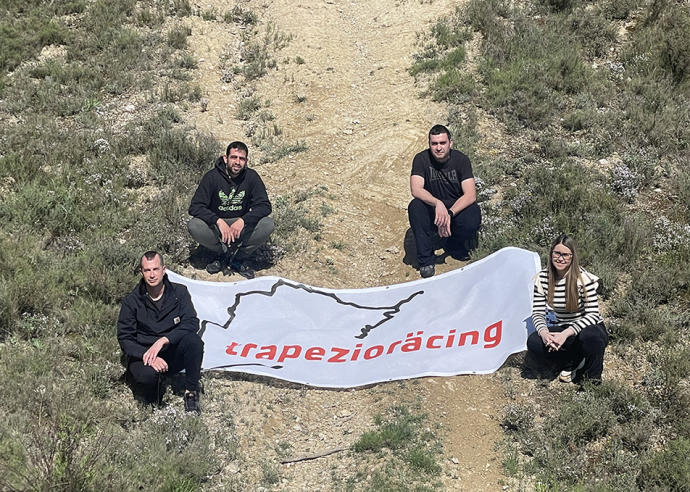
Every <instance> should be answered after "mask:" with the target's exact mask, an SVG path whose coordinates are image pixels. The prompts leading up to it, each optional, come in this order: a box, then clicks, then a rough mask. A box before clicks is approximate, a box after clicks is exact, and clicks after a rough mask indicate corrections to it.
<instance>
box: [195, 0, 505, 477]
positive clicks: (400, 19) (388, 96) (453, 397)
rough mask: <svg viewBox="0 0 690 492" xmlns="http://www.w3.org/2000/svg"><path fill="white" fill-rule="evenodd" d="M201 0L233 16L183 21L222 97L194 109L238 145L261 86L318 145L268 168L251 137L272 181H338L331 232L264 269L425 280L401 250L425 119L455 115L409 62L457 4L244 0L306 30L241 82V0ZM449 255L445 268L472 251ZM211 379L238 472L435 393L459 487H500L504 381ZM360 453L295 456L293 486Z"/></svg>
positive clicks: (305, 138) (289, 188) (289, 124)
mask: <svg viewBox="0 0 690 492" xmlns="http://www.w3.org/2000/svg"><path fill="white" fill-rule="evenodd" d="M196 5H197V7H198V8H199V9H200V11H202V12H203V11H210V10H213V9H214V10H215V11H216V12H218V13H219V14H220V15H219V17H218V20H216V21H205V20H203V19H202V18H201V17H193V18H188V19H185V20H184V21H182V22H185V23H187V24H188V25H190V27H192V35H191V36H190V38H189V42H190V48H191V50H192V51H193V52H194V53H195V54H196V56H197V58H199V59H201V61H200V63H199V68H198V70H196V77H195V78H196V81H197V82H198V83H199V84H200V85H201V87H202V90H203V93H204V96H205V97H206V98H207V99H208V107H207V111H202V110H201V108H200V107H198V106H195V107H193V108H190V109H189V110H188V111H187V113H186V119H187V121H189V122H190V123H192V124H194V125H195V126H196V127H197V128H199V129H201V130H203V131H208V132H211V133H212V134H213V135H215V136H216V138H217V139H218V140H219V141H221V142H224V143H227V142H229V141H230V140H234V139H244V140H246V141H250V138H249V137H248V136H247V131H248V123H247V122H246V121H241V120H239V119H238V111H239V108H240V104H241V101H242V100H243V99H246V98H248V97H257V98H258V100H259V101H260V102H261V105H262V107H263V110H264V111H267V112H270V114H271V115H272V117H274V120H273V121H272V122H271V125H275V127H276V128H279V129H280V130H281V131H282V135H280V137H281V139H282V140H283V141H285V142H296V141H299V142H303V143H305V144H306V145H307V146H308V150H306V151H305V152H302V153H298V154H294V155H292V156H288V157H284V158H282V159H280V160H277V161H275V162H271V163H266V164H263V165H258V166H257V163H258V162H259V159H258V158H257V155H258V157H260V153H258V154H257V153H256V151H255V150H254V148H252V149H251V150H250V152H251V153H252V154H250V157H252V159H253V165H254V167H255V168H256V169H257V171H259V173H260V174H261V175H262V177H263V178H264V180H265V182H266V185H267V188H268V189H269V193H270V195H271V196H272V197H273V198H275V197H276V196H278V195H288V194H290V193H293V192H295V190H303V191H308V190H317V189H319V188H318V187H325V188H321V191H320V192H319V194H318V196H317V199H315V200H312V201H310V202H308V203H309V204H310V205H311V206H314V207H316V206H318V205H320V206H322V207H325V208H327V209H328V210H332V213H329V214H325V213H324V214H323V218H322V219H321V220H322V221H323V224H324V228H323V232H322V236H323V238H322V239H321V240H320V241H318V242H312V243H310V245H309V248H308V249H307V252H306V253H305V254H303V255H300V256H299V257H286V258H284V259H282V260H281V261H280V262H279V263H278V264H277V265H276V266H274V267H272V268H271V269H269V270H265V271H262V272H261V273H262V274H269V275H279V276H282V277H287V278H290V279H293V280H297V281H301V282H305V283H309V284H312V285H316V286H324V287H348V288H355V287H371V286H375V285H388V284H394V283H399V282H405V281H409V280H414V279H416V278H418V274H417V272H416V271H414V270H413V269H412V268H411V267H409V266H406V265H404V264H403V262H402V258H403V255H404V251H403V236H404V234H405V231H406V229H407V227H408V224H407V215H406V207H407V203H408V201H409V199H410V196H409V187H408V183H409V170H410V166H411V161H412V157H413V156H414V154H415V153H416V152H418V151H419V150H421V149H423V148H424V147H425V146H426V137H425V133H426V131H427V130H428V128H429V127H430V126H431V125H432V124H434V123H436V122H443V121H444V120H445V114H444V110H443V108H442V107H441V106H439V105H436V104H434V103H432V102H430V101H429V100H427V99H423V98H421V97H420V93H421V91H422V89H423V88H420V87H416V86H415V85H414V80H413V79H412V77H410V76H409V74H408V72H407V70H408V68H409V67H410V65H411V63H412V54H413V53H414V52H415V51H416V48H415V45H414V43H415V39H416V35H417V33H418V32H420V31H422V30H423V29H425V28H428V26H429V25H430V23H432V22H433V21H434V20H436V19H438V18H439V17H440V16H441V15H444V14H446V13H450V10H451V8H452V7H451V3H450V2H449V1H447V0H434V1H433V3H432V2H425V1H420V0H398V1H397V2H396V1H394V0H378V1H376V2H371V1H368V0H353V1H344V2H341V1H339V0H304V1H302V2H295V1H291V0H266V1H264V2H258V1H254V0H250V1H248V2H241V3H240V4H239V5H241V6H242V7H243V8H248V9H251V10H253V11H254V12H255V13H257V14H258V16H259V18H260V22H261V28H262V29H264V30H265V28H266V26H267V25H268V24H269V23H272V24H273V25H274V26H275V27H276V28H277V30H278V32H280V33H286V34H290V35H291V36H292V39H291V40H290V41H289V43H288V44H287V45H286V46H285V47H284V48H283V49H282V50H280V51H278V52H277V54H276V56H275V60H276V61H277V67H276V68H275V69H270V70H269V71H268V73H267V74H266V75H265V76H264V77H262V78H261V79H259V80H258V81H256V82H255V83H253V84H251V85H250V84H246V83H243V82H242V81H241V80H239V79H234V80H230V81H228V77H227V76H226V81H223V80H221V79H222V77H223V73H224V72H223V70H224V69H227V67H228V66H231V65H232V64H233V63H234V62H235V61H238V60H239V56H240V53H241V52H242V49H244V48H245V47H242V46H241V45H240V38H241V34H242V30H243V29H242V28H241V27H240V26H237V25H235V24H231V23H225V22H222V21H221V20H220V18H221V17H222V14H223V13H224V12H226V11H228V10H229V9H230V8H231V7H232V5H229V4H228V3H227V2H221V1H220V0H200V1H198V2H196ZM226 75H227V72H226ZM230 78H232V77H230ZM250 132H251V130H250ZM333 245H337V246H338V247H335V246H333ZM448 261H449V263H448V264H445V265H441V266H440V267H439V268H438V271H440V272H444V271H447V270H450V269H453V268H457V267H458V266H459V265H460V264H459V263H457V262H455V261H454V260H448ZM183 273H187V274H191V273H192V272H191V271H190V272H183ZM195 273H197V275H199V276H201V277H203V276H204V275H205V274H203V273H202V274H198V272H195ZM211 383H212V384H211V385H210V388H211V389H210V394H211V398H210V400H211V403H210V408H209V410H211V412H206V413H205V418H209V419H222V418H223V417H222V415H223V411H228V412H232V413H233V414H234V415H236V418H235V419H234V424H235V426H236V429H237V431H238V435H239V436H240V443H239V444H240V455H241V457H240V458H239V460H240V463H241V464H240V468H241V469H234V468H233V469H230V470H226V471H225V472H224V476H225V477H229V478H228V480H231V479H232V480H235V479H236V480H238V481H239V482H244V483H246V484H252V485H255V484H257V483H260V482H261V480H262V478H261V477H262V476H265V472H266V469H265V466H266V465H265V464H264V463H265V459H269V460H270V459H273V460H275V459H276V457H278V456H279V454H280V451H279V450H277V448H281V447H286V446H287V444H281V443H291V444H290V448H289V453H290V454H300V453H302V454H308V453H309V452H316V451H318V450H319V449H323V448H329V447H337V446H343V445H345V446H346V445H349V444H351V442H352V441H353V440H354V439H355V438H356V437H357V435H358V433H361V431H362V430H365V429H368V428H371V425H372V417H373V416H374V415H375V414H376V413H378V412H380V411H381V410H382V409H383V408H384V405H386V404H390V403H392V402H395V401H399V400H400V399H403V400H404V399H406V398H407V399H411V398H421V401H422V404H423V406H424V407H425V410H426V411H427V412H428V413H429V415H430V418H431V420H432V421H434V422H440V423H441V424H442V426H443V429H444V431H443V438H444V456H443V460H442V461H443V462H444V463H443V467H444V474H443V478H442V480H443V482H444V484H445V486H446V487H447V488H448V489H454V490H500V489H501V487H500V486H499V485H498V481H499V479H500V477H501V474H500V460H499V459H498V457H497V453H496V451H495V443H496V441H497V440H498V439H499V438H500V429H499V427H498V424H497V417H498V416H499V415H500V412H501V407H502V390H501V388H500V384H499V382H498V378H496V377H492V376H483V377H479V376H476V377H454V378H428V379H424V380H421V382H419V383H417V384H414V385H411V384H407V385H406V384H395V385H381V386H377V387H374V388H371V389H365V390H358V391H352V392H332V391H321V390H305V389H295V388H291V387H290V386H286V387H281V386H266V385H265V384H263V383H254V382H249V381H237V380H234V379H233V378H225V377H221V378H218V379H213V380H211ZM257 402H259V403H260V404H258V403H257ZM214 409H215V410H214ZM317 448H318V449H317ZM242 457H244V458H242ZM453 458H455V460H453ZM455 461H457V463H454V462H455ZM233 466H234V465H233ZM278 466H280V465H278ZM348 466H350V465H349V464H348V460H347V459H346V458H343V457H342V456H341V457H338V456H333V457H329V458H324V459H322V460H316V461H311V462H304V463H300V464H296V465H293V466H291V467H285V466H283V467H282V469H281V475H282V477H283V478H282V481H281V482H280V485H279V486H280V488H281V489H284V490H304V489H314V484H315V483H316V484H318V487H317V488H319V487H320V488H321V490H330V489H332V488H335V487H337V486H338V478H337V477H338V476H341V475H343V476H344V475H346V473H345V472H346V471H347V468H348ZM231 468H232V467H231ZM334 470H335V471H334ZM233 476H234V478H233ZM232 480H231V481H232ZM228 483H230V482H226V483H224V484H225V485H228ZM218 485H219V487H220V486H223V484H218Z"/></svg>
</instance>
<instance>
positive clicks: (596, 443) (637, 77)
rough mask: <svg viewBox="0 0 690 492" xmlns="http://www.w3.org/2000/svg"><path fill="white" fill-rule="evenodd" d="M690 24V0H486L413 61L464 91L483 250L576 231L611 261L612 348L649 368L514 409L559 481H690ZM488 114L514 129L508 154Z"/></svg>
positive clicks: (457, 101) (548, 480)
mask: <svg viewBox="0 0 690 492" xmlns="http://www.w3.org/2000/svg"><path fill="white" fill-rule="evenodd" d="M688 35H690V8H688V6H687V4H686V3H683V2H676V1H665V0H659V1H652V2H646V1H643V0H603V1H596V2H589V1H581V0H569V1H554V0H529V1H525V2H519V3H510V2H504V1H502V0H471V1H470V2H469V3H468V5H467V7H466V8H464V9H463V8H458V10H456V11H455V12H453V14H452V15H450V16H448V17H447V18H445V19H442V20H441V21H439V22H438V24H437V25H436V26H434V27H433V28H432V30H431V32H429V33H428V34H427V35H426V36H424V37H422V38H421V39H420V46H421V51H420V53H419V54H418V55H417V57H416V61H415V63H414V65H413V67H412V68H411V73H412V74H413V75H415V76H416V77H417V79H418V80H419V81H420V82H422V81H425V83H426V84H427V85H428V87H429V94H430V96H431V97H433V98H435V99H437V100H439V101H445V102H446V103H447V104H448V106H449V120H450V121H451V126H452V129H453V130H454V133H455V135H456V136H455V144H456V147H458V148H462V149H463V150H465V151H467V152H468V153H469V154H470V156H471V157H472V159H473V163H474V168H475V174H476V175H477V176H478V178H479V179H478V185H479V197H480V200H481V206H482V209H483V213H484V224H483V229H482V232H481V240H480V248H481V252H482V253H483V254H488V253H489V252H491V251H495V250H496V249H498V248H500V247H503V246H507V245H520V246H523V247H526V248H529V249H533V250H536V251H542V252H543V251H545V250H546V249H547V248H548V245H549V243H550V241H551V240H552V238H553V237H555V236H556V235H557V234H558V233H560V232H569V233H572V234H573V235H574V236H575V237H576V238H577V239H578V240H579V243H580V245H581V247H582V249H583V251H584V252H585V263H586V264H585V266H586V267H587V268H588V269H590V270H591V271H593V272H596V273H597V274H598V275H600V276H601V277H602V283H603V289H602V292H601V294H602V296H603V299H604V305H605V309H606V312H605V314H606V319H607V326H608V328H609V330H610V335H611V346H610V348H609V351H610V353H611V354H613V355H611V357H612V358H614V359H615V360H616V361H617V362H618V364H620V365H621V366H623V367H625V368H626V369H625V371H626V374H630V373H632V374H634V377H633V378H632V379H631V380H630V381H627V382H626V384H623V383H620V382H617V381H618V380H619V378H616V377H615V374H609V375H607V374H605V376H608V378H609V379H610V381H609V382H606V383H605V384H604V385H602V386H601V387H598V388H585V391H584V392H582V393H578V394H577V395H575V396H573V395H572V394H571V393H570V392H563V391H558V390H555V391H547V390H544V391H545V394H544V395H543V398H541V399H540V403H543V404H542V405H540V406H539V407H538V408H537V407H535V406H533V405H531V404H530V405H524V404H520V403H518V402H517V401H516V402H515V403H514V404H511V405H510V406H509V407H508V408H507V410H506V415H505V418H504V426H505V427H506V429H507V430H508V432H509V433H510V436H512V439H513V442H514V445H513V446H509V451H508V453H507V456H506V460H505V463H506V470H507V471H509V472H511V473H512V474H514V475H516V476H521V477H533V479H534V478H536V480H537V481H538V482H539V483H540V484H541V486H543V487H544V488H546V489H562V488H564V489H569V488H585V489H588V490H589V489H590V488H596V489H605V490H608V489H615V490H617V489H621V488H627V489H641V490H648V489H656V490H683V489H684V488H685V487H687V483H689V482H690V474H689V471H688V467H687V464H686V461H687V460H686V459H684V456H685V453H686V452H687V451H686V450H687V445H688V439H689V438H690V434H688V432H689V429H690V425H689V424H690V419H689V415H688V408H690V406H689V403H690V393H689V392H688V389H687V381H688V376H687V375H688V370H689V369H690V366H688V362H687V360H688V354H689V353H690V345H689V342H688V335H689V334H690V333H689V332H690V315H689V313H690V296H689V295H688V286H689V285H690V282H689V281H690V270H688V269H687V268H684V267H680V265H684V264H685V263H687V262H688V260H689V259H690V228H689V227H688V225H687V224H688V220H689V219H690V201H688V200H687V199H685V200H678V199H677V197H681V196H682V197H685V198H687V196H688V194H687V193H688V191H687V186H688V185H687V183H688V180H689V179H690V173H689V172H688V170H687V166H685V165H684V161H685V158H686V156H687V150H688V142H689V137H690V134H689V133H688V131H689V130H688V128H690V127H689V126H688V123H690V109H689V108H690V73H689V72H688V60H689V59H690V45H688V43H687V42H686V40H687V38H688ZM470 41H474V43H475V46H478V52H477V53H475V54H474V56H473V60H474V63H472V64H469V63H468V62H467V56H466V53H467V51H468V50H469V49H470ZM478 114H489V115H492V116H493V117H495V118H496V119H497V120H498V122H499V123H500V126H499V128H498V131H501V132H504V134H505V139H506V140H507V141H508V142H510V147H508V146H506V148H505V149H504V151H502V152H500V157H498V158H497V157H495V155H496V152H491V150H492V149H487V148H483V147H482V144H481V141H480V139H479V138H478V136H477V129H476V122H477V118H478ZM498 190H502V194H501V196H502V199H501V200H500V201H499V200H492V199H491V197H492V196H494V194H496V192H497V191H498ZM649 342H653V344H651V345H650V344H649ZM631 353H635V354H637V356H638V357H640V359H641V360H640V361H634V360H629V359H627V358H626V354H631ZM621 358H622V360H621ZM636 362H639V364H640V367H629V366H630V365H635V364H636ZM612 370H613V371H615V369H612ZM542 400H543V401H542ZM593 484H596V485H593Z"/></svg>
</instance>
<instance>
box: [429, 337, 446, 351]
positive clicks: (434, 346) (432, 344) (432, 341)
mask: <svg viewBox="0 0 690 492" xmlns="http://www.w3.org/2000/svg"><path fill="white" fill-rule="evenodd" d="M442 339H443V337H442V336H441V335H434V336H433V337H429V339H428V340H427V341H426V348H430V349H437V348H441V346H440V345H439V346H436V345H434V340H442Z"/></svg>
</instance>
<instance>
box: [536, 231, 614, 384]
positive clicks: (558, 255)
mask: <svg viewBox="0 0 690 492" xmlns="http://www.w3.org/2000/svg"><path fill="white" fill-rule="evenodd" d="M598 281H599V279H598V278H597V277H595V276H594V275H592V274H591V273H589V272H587V271H586V270H585V269H584V268H582V267H580V266H579V258H578V252H577V246H576V244H575V241H574V240H573V239H572V238H571V237H570V236H568V235H566V234H563V235H560V236H558V237H557V238H556V240H555V241H554V243H553V245H552V246H551V250H550V251H549V266H548V267H547V268H546V269H544V270H542V271H541V272H539V274H538V275H537V276H536V277H535V283H534V299H533V301H532V321H533V323H534V327H535V329H536V330H535V331H534V332H533V333H532V334H530V336H529V337H528V339H527V350H529V351H530V352H531V353H532V354H533V355H534V356H536V358H537V359H541V360H545V361H549V362H550V363H552V364H555V365H557V367H558V368H559V369H562V370H561V373H560V376H559V379H560V380H561V381H563V382H581V381H583V380H590V381H592V382H594V383H598V382H601V373H602V371H603V368H604V350H605V348H606V345H607V343H608V335H607V333H606V328H605V327H604V322H603V320H602V318H601V315H600V314H599V304H598V301H597V287H598V286H599V283H598ZM547 305H548V306H550V307H551V308H552V309H553V312H554V314H555V316H556V323H555V325H554V326H550V327H549V326H547V323H546V307H547Z"/></svg>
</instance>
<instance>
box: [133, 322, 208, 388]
mask: <svg viewBox="0 0 690 492" xmlns="http://www.w3.org/2000/svg"><path fill="white" fill-rule="evenodd" d="M203 356H204V342H203V341H202V340H201V338H200V337H199V335H197V334H196V333H189V334H187V335H185V336H184V337H182V339H181V340H180V341H179V342H178V343H176V344H174V345H173V344H170V343H169V344H168V345H166V346H165V347H163V349H162V350H161V351H160V352H159V353H158V357H160V358H161V359H163V360H164V361H165V362H167V363H168V371H167V372H163V373H158V372H156V371H155V370H154V369H153V368H152V367H151V366H145V365H144V361H142V360H141V359H135V358H130V359H129V363H128V365H127V370H128V371H129V374H130V375H131V376H132V380H133V381H134V383H136V384H138V385H141V386H143V387H144V391H147V390H148V391H152V390H155V389H156V388H157V387H158V384H159V383H160V378H161V377H163V376H166V375H172V374H176V373H178V372H180V371H181V370H182V369H184V373H185V374H184V379H185V381H184V387H185V389H186V390H189V391H197V390H198V389H199V378H200V377H201V359H202V358H203Z"/></svg>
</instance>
